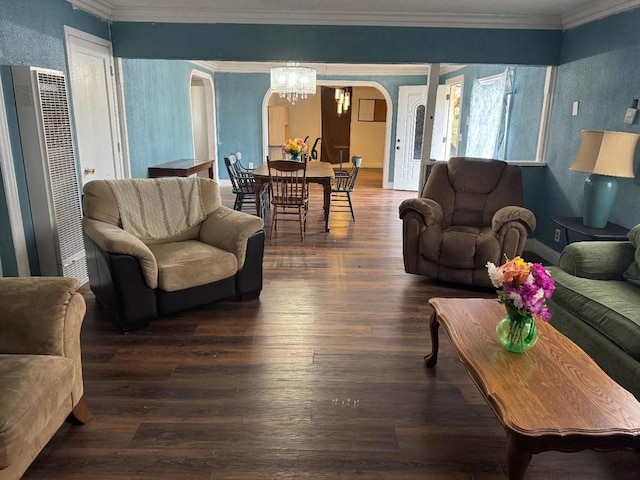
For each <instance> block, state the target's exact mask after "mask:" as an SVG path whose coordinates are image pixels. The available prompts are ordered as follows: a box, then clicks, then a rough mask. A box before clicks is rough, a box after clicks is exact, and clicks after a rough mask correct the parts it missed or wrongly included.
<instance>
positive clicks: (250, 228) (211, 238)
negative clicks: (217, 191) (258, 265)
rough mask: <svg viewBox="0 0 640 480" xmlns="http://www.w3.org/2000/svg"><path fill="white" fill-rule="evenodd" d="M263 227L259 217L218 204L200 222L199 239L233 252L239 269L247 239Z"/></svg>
mask: <svg viewBox="0 0 640 480" xmlns="http://www.w3.org/2000/svg"><path fill="white" fill-rule="evenodd" d="M263 228H264V221H263V220H262V219H261V218H260V217H256V216H254V215H249V214H248V213H244V212H239V211H237V210H232V209H231V208H228V207H225V206H220V207H219V208H218V209H216V211H215V212H213V213H212V214H211V215H209V216H208V217H207V218H206V220H205V221H204V222H202V226H201V227H200V240H201V241H202V242H204V243H208V244H209V245H213V246H214V247H218V248H221V249H223V250H226V251H227V252H231V253H233V254H234V255H235V256H236V258H237V259H238V269H241V268H242V267H243V266H244V260H245V256H246V253H247V240H248V239H249V237H251V236H252V235H254V234H255V233H257V232H259V231H260V230H262V229H263Z"/></svg>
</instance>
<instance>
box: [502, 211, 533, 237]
mask: <svg viewBox="0 0 640 480" xmlns="http://www.w3.org/2000/svg"><path fill="white" fill-rule="evenodd" d="M509 222H520V223H522V224H523V225H524V226H525V227H526V228H527V230H528V231H529V233H531V232H533V231H534V230H535V228H536V217H535V215H534V214H533V212H531V211H530V210H527V209H526V208H523V207H515V206H510V207H502V208H501V209H500V210H498V211H497V212H496V213H495V214H494V215H493V219H492V220H491V228H492V229H493V231H494V232H496V233H498V232H499V231H500V229H501V228H502V227H503V226H504V225H506V224H508V223H509Z"/></svg>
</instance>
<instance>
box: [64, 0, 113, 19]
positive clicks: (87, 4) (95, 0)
mask: <svg viewBox="0 0 640 480" xmlns="http://www.w3.org/2000/svg"><path fill="white" fill-rule="evenodd" d="M67 2H69V3H70V4H71V5H73V8H74V9H75V8H77V9H79V10H84V11H85V12H89V13H91V14H92V15H95V16H96V17H98V18H103V19H105V20H111V17H112V16H113V10H114V8H113V5H112V4H110V3H109V2H106V1H104V0H67Z"/></svg>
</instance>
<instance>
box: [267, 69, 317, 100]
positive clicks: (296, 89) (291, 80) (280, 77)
mask: <svg viewBox="0 0 640 480" xmlns="http://www.w3.org/2000/svg"><path fill="white" fill-rule="evenodd" d="M271 91H272V92H273V93H277V94H278V95H280V98H286V99H287V100H289V102H291V104H292V105H295V104H296V102H297V101H298V100H300V99H302V100H304V99H305V98H307V95H315V93H316V71H315V70H314V69H313V68H309V67H301V66H299V64H298V63H295V62H287V65H286V66H285V67H274V68H272V69H271Z"/></svg>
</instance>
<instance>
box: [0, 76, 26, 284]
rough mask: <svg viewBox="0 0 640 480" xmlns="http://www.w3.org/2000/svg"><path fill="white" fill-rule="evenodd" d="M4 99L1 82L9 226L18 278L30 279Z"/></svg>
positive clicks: (1, 151)
mask: <svg viewBox="0 0 640 480" xmlns="http://www.w3.org/2000/svg"><path fill="white" fill-rule="evenodd" d="M4 98H5V97H4V91H3V89H2V82H1V81H0V171H1V172H2V182H3V184H4V195H5V199H6V202H7V209H8V211H9V226H10V228H11V237H12V238H13V249H14V252H15V257H16V264H17V267H18V276H20V277H28V276H30V275H31V268H30V266H29V254H28V252H27V241H26V239H25V236H24V224H23V222H22V209H21V208H20V196H19V194H18V183H17V182H16V170H15V166H14V164H13V151H12V149H11V138H10V137H9V122H8V121H7V111H6V108H5V104H4ZM2 275H3V272H2V265H1V263H0V276H2Z"/></svg>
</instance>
